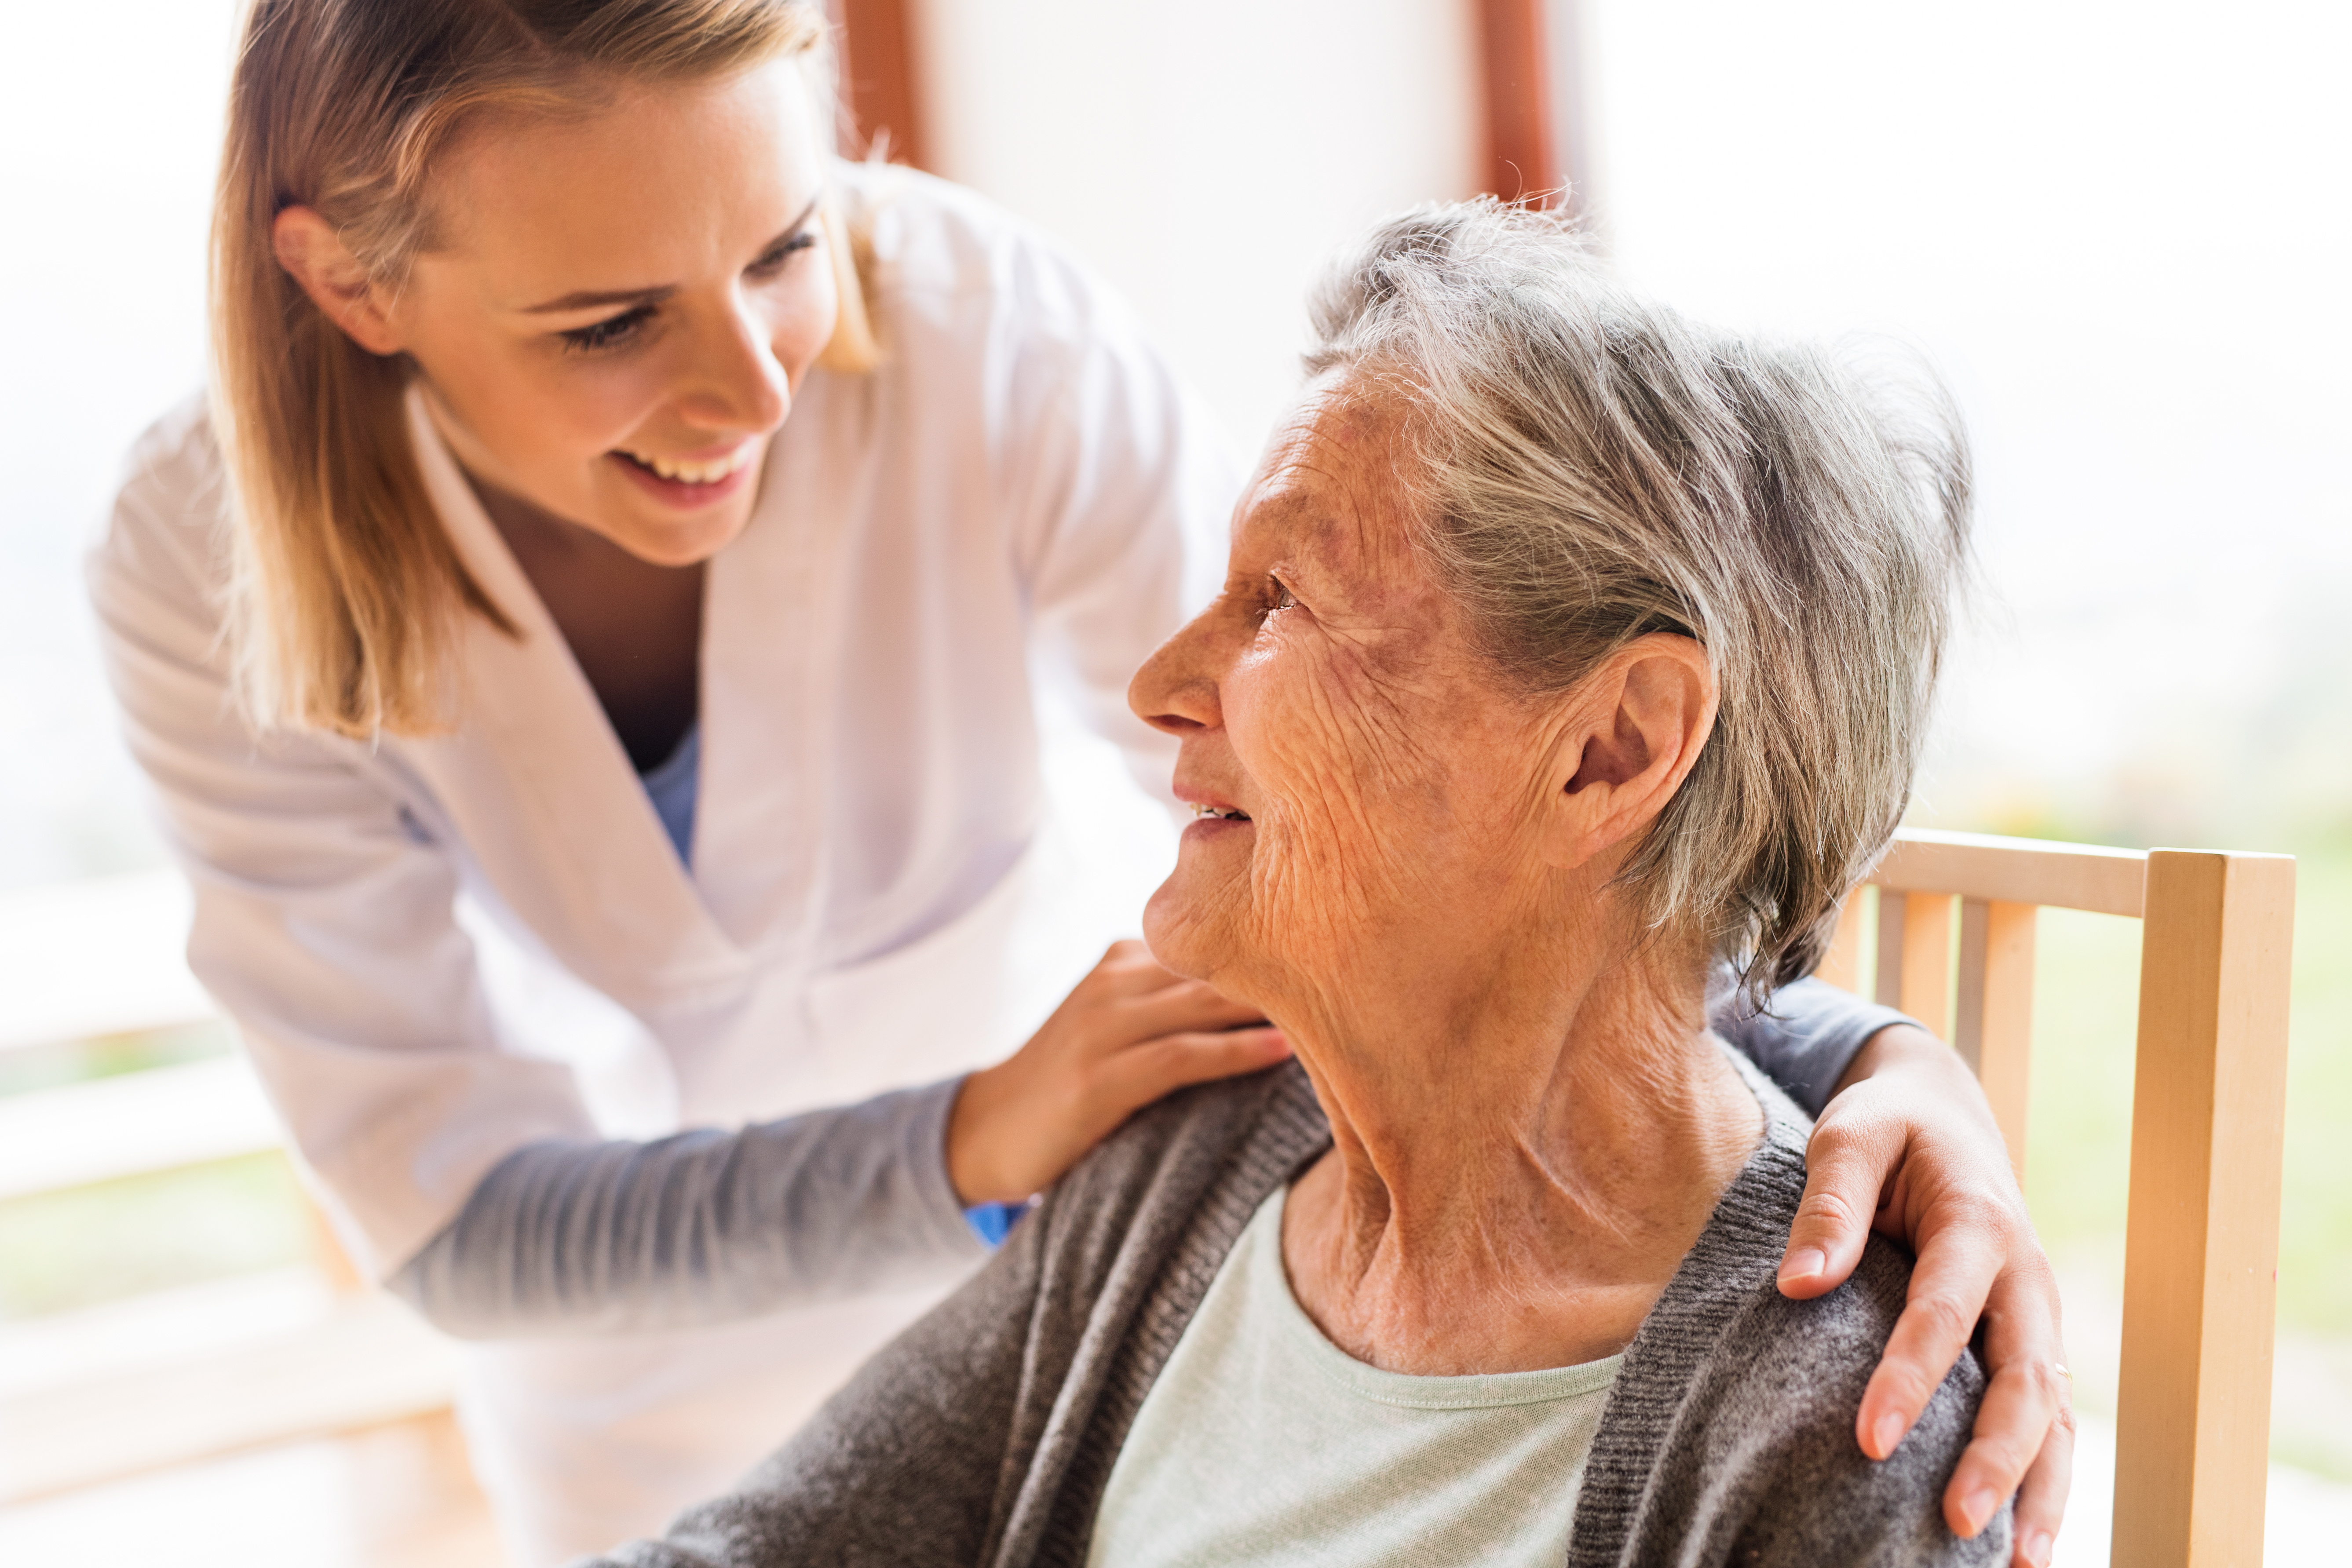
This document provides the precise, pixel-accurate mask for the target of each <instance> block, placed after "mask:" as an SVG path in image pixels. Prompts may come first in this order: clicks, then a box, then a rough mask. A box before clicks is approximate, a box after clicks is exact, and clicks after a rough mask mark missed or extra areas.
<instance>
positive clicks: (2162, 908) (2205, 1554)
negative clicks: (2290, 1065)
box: [2113, 850, 2294, 1568]
mask: <svg viewBox="0 0 2352 1568" xmlns="http://www.w3.org/2000/svg"><path fill="white" fill-rule="evenodd" d="M2293 947H2294V861H2292V860H2290V859H2288V858H2287V857H2285V856H2284V855H2241V854H2220V853H2207V852H2193V851H2186V850H2157V851H2152V852H2150V853H2149V855H2148V862H2147V929H2146V931H2145V934H2144V936H2143V937H2142V941H2141V946H2140V969H2139V1053H2138V1057H2137V1061H2136V1063H2135V1065H2134V1068H2133V1073H2132V1078H2133V1085H2132V1088H2133V1092H2132V1152H2131V1213H2130V1218H2129V1220H2128V1224H2127V1228H2126V1234H2125V1239H2124V1343H2123V1376H2122V1379H2121V1382H2120V1384H2119V1385H2118V1389H2117V1395H2116V1434H2117V1436H2116V1525H2115V1552H2114V1557H2113V1561H2114V1562H2116V1563H2150V1564H2155V1565H2158V1568H2170V1565H2172V1564H2183V1565H2189V1568H2224V1565H2225V1564H2228V1565H2232V1568H2234V1565H2236V1564H2245V1563H2260V1562H2261V1561H2262V1551H2263V1500H2264V1489H2265V1484H2266V1482H2267V1480H2268V1463H2267V1461H2268V1458H2269V1452H2270V1413H2271V1341H2272V1333H2273V1314H2274V1312H2275V1311H2276V1298H2277V1294H2278V1286H2277V1269H2278V1218H2279V1172H2280V1160H2279V1154H2280V1146H2281V1144H2282V1141H2283V1140H2284V1136H2285V1132H2286V1029H2287V993H2288V984H2289V964H2290V957H2291V954H2292V952H2293Z"/></svg>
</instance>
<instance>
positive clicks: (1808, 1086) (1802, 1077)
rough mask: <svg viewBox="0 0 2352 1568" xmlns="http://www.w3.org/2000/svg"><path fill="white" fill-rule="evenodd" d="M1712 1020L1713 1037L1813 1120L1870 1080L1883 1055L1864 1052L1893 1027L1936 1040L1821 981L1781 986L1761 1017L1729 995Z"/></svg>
mask: <svg viewBox="0 0 2352 1568" xmlns="http://www.w3.org/2000/svg"><path fill="white" fill-rule="evenodd" d="M1712 1021H1713V1023H1714V1027H1715V1030H1716V1032H1717V1033H1718V1034H1720V1035H1722V1036H1723V1037H1724V1038H1725V1039H1726V1040H1729V1041H1730V1042H1731V1043H1732V1044H1733V1045H1735V1046H1737V1047H1738V1048H1739V1050H1740V1051H1741V1052H1743V1053H1744V1054H1745V1055H1746V1056H1747V1057H1748V1060H1749V1061H1753V1062H1755V1063H1756V1065H1757V1066H1758V1067H1759V1068H1761V1069H1762V1070H1763V1071H1764V1074H1765V1076H1766V1077H1768V1078H1769V1079H1771V1080H1772V1082H1775V1083H1777V1084H1779V1085H1780V1088H1781V1089H1782V1090H1783V1091H1784V1092H1787V1094H1788V1096H1789V1098H1790V1099H1791V1100H1794V1101H1795V1102H1796V1103H1798V1104H1799V1105H1800V1106H1801V1107H1803V1109H1804V1111H1805V1113H1807V1114H1808V1115H1812V1116H1819V1115H1820V1114H1821V1113H1822V1107H1823V1106H1825V1105H1827V1104H1828V1103H1830V1101H1831V1100H1832V1098H1833V1097H1834V1096H1835V1095H1836V1094H1837V1092H1839V1091H1840V1090H1843V1089H1844V1088H1846V1087H1847V1086H1848V1085H1849V1084H1850V1083H1852V1082H1856V1081H1857V1080H1859V1079H1862V1078H1866V1077H1868V1076H1869V1075H1870V1073H1871V1071H1873V1068H1872V1066H1871V1063H1873V1062H1874V1061H1881V1060H1883V1058H1878V1057H1873V1056H1872V1054H1871V1052H1870V1050H1869V1049H1868V1048H1870V1047H1871V1046H1872V1045H1874V1042H1875V1041H1877V1040H1879V1039H1880V1038H1881V1036H1882V1035H1883V1034H1884V1033H1885V1032H1887V1031H1890V1030H1893V1029H1894V1027H1895V1026H1896V1025H1904V1026H1908V1028H1907V1032H1908V1033H1909V1034H1912V1035H1916V1036H1917V1037H1918V1038H1920V1039H1925V1040H1928V1041H1929V1043H1931V1044H1932V1043H1934V1037H1932V1036H1930V1035H1927V1033H1926V1031H1925V1030H1921V1029H1920V1028H1919V1026H1918V1025H1917V1024H1916V1022H1914V1021H1913V1020H1912V1019H1909V1018H1906V1016H1904V1015H1903V1014H1901V1013H1899V1012H1896V1011H1895V1009H1893V1008H1885V1007H1880V1006H1878V1005H1877V1004H1876V1003H1874V1002H1868V1001H1864V999H1863V998H1860V997H1857V996H1854V995H1853V994H1852V993H1850V992H1847V991H1842V990H1840V989H1838V988H1836V987H1834V986H1832V985H1830V984H1828V983H1827V982H1825V981H1822V980H1800V981H1798V982H1797V983H1796V984H1795V985H1793V986H1784V987H1782V988H1780V990H1778V991H1776V992H1774V993H1773V995H1772V1000H1771V1004H1770V1009H1769V1011H1767V1012H1763V1013H1752V1012H1749V1011H1748V1009H1747V1008H1746V1007H1745V1006H1744V1005H1743V1004H1742V1002H1741V1000H1740V998H1738V996H1737V995H1735V996H1734V997H1733V998H1731V999H1730V1000H1729V1001H1727V1003H1725V1004H1724V1005H1723V1006H1722V1007H1720V1008H1718V1009H1717V1011H1716V1014H1715V1017H1714V1019H1713V1020H1712ZM1945 1054H1947V1055H1949V1054H1950V1053H1949V1052H1948V1051H1947V1052H1946V1053H1945Z"/></svg>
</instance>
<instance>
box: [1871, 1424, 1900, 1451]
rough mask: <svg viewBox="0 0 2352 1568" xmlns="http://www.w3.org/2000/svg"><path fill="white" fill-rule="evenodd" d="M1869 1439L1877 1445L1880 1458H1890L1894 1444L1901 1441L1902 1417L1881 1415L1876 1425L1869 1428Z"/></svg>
mask: <svg viewBox="0 0 2352 1568" xmlns="http://www.w3.org/2000/svg"><path fill="white" fill-rule="evenodd" d="M1870 1440H1871V1441H1872V1442H1873V1443H1875V1444H1876V1445H1878V1457H1879V1458H1882V1459H1884V1458H1891V1457H1892V1456H1893V1455H1894V1453H1895V1447H1896V1445H1898V1444H1899V1443H1901V1442H1902V1441H1903V1417H1902V1416H1880V1417H1879V1418H1878V1425H1877V1426H1875V1427H1872V1428H1871V1429H1870Z"/></svg>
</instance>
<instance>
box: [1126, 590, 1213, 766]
mask: <svg viewBox="0 0 2352 1568" xmlns="http://www.w3.org/2000/svg"><path fill="white" fill-rule="evenodd" d="M1218 609H1219V606H1217V605H1211V606H1210V607H1209V608H1208V609H1206V610H1204V611H1202V612H1201V613H1200V614H1198V615H1196V616H1194V617H1193V618H1192V620H1191V621H1190V622H1187V623H1186V624H1185V625H1184V626H1182V627H1181V628H1180V629H1178V631H1177V632H1176V634H1175V635H1174V636H1172V637H1171V638H1169V639H1168V641H1166V642H1165V643H1160V647H1159V649H1158V651H1157V652H1155V653H1153V654H1152V655H1151V657H1150V658H1149V659H1146V660H1145V661H1143V668H1141V669H1139V670H1138V671H1136V672H1135V679H1133V680H1131V681H1129V683H1128V684H1127V706H1129V707H1130V708H1132V709H1134V710H1135V716H1136V717H1138V718H1139V719H1141V720H1142V721H1143V722H1144V723H1146V724H1148V725H1150V727H1152V728H1154V729H1158V730H1164V731H1166V732H1167V733H1168V734H1170V735H1187V734H1190V733H1192V731H1195V730H1202V729H1214V728H1215V727H1217V726H1218V724H1219V723H1220V722H1222V719H1223V715H1222V714H1221V712H1220V711H1219V708H1218V706H1217V674H1216V672H1217V665H1218V660H1217V657H1216V644H1217V638H1216V615H1217V612H1218Z"/></svg>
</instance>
